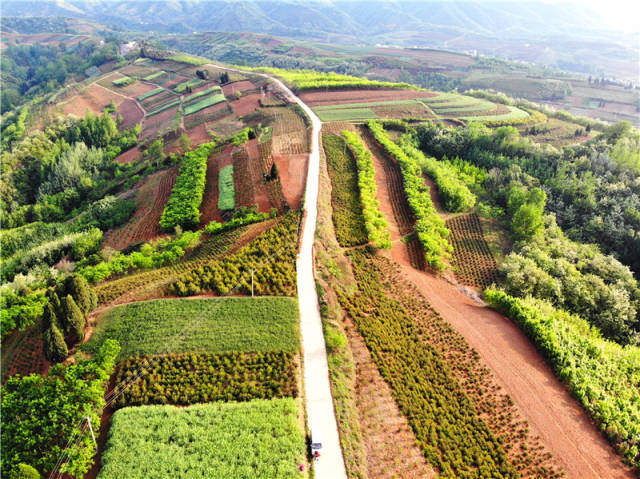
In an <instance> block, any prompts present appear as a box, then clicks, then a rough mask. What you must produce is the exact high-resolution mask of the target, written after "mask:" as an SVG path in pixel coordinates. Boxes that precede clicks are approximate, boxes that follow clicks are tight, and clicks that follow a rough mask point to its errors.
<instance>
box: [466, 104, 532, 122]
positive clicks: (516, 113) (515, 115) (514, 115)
mask: <svg viewBox="0 0 640 479" xmlns="http://www.w3.org/2000/svg"><path fill="white" fill-rule="evenodd" d="M507 108H508V109H509V110H511V112H510V113H505V114H503V115H479V116H459V117H458V118H460V119H461V120H472V121H476V120H478V121H481V120H517V119H520V118H526V117H528V116H529V113H527V112H526V111H523V110H520V109H519V108H516V107H515V106H508V105H507Z"/></svg>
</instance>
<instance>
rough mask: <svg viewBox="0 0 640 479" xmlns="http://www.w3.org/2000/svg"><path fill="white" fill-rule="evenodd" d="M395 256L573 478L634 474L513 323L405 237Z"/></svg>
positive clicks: (383, 195) (382, 193) (382, 181)
mask: <svg viewBox="0 0 640 479" xmlns="http://www.w3.org/2000/svg"><path fill="white" fill-rule="evenodd" d="M382 161H388V160H385V159H383V158H376V159H374V164H375V165H376V183H377V184H378V200H379V201H380V202H381V210H382V211H383V213H384V214H385V216H386V219H387V221H389V223H390V225H391V230H392V232H393V231H394V230H395V231H397V229H398V225H397V223H396V221H395V218H394V215H393V214H391V215H390V214H389V213H390V212H391V211H392V208H391V205H390V204H389V192H388V191H386V190H385V189H384V188H387V185H388V183H387V182H388V176H387V175H386V174H385V173H384V171H383V170H382V169H381V168H379V167H378V165H379V164H380V163H381V162H382ZM434 197H435V195H434ZM396 235H397V233H396ZM392 239H395V238H392ZM391 257H392V259H393V260H394V261H396V262H398V263H399V264H400V265H401V267H402V270H403V272H404V273H405V274H406V276H407V278H408V279H409V280H410V281H411V282H412V283H414V284H415V285H416V287H417V288H418V289H419V291H420V292H421V293H422V294H423V295H424V296H425V297H426V298H427V300H428V301H429V302H430V303H431V305H432V306H433V308H434V309H435V310H437V311H438V312H439V313H440V314H441V315H442V317H443V318H445V319H446V320H447V321H448V322H449V323H450V324H451V325H452V326H453V327H454V328H455V329H456V330H458V332H460V333H461V334H462V335H463V336H464V337H465V339H466V340H467V342H468V343H469V344H470V345H471V347H473V348H475V349H476V350H477V351H478V353H480V355H481V356H482V358H483V360H484V362H485V363H486V365H487V366H488V367H489V369H491V371H492V372H493V374H494V375H495V377H496V379H497V381H498V383H499V384H500V385H501V386H502V387H503V388H504V390H505V391H506V392H507V393H508V394H509V395H510V396H511V397H512V399H513V401H514V402H515V404H516V406H517V407H518V409H519V411H520V413H521V414H522V416H523V418H525V419H526V420H527V421H528V422H529V425H530V427H531V430H532V432H533V434H534V435H539V436H540V437H541V439H542V442H543V444H544V445H545V446H546V447H547V448H548V450H549V451H550V452H551V453H552V454H553V455H554V456H555V458H556V459H557V460H558V462H559V463H560V465H561V466H562V467H563V468H564V469H565V471H566V473H567V476H568V477H570V478H576V479H595V478H627V477H628V478H632V477H634V476H633V474H632V473H631V471H630V469H629V468H627V467H626V466H625V465H624V464H623V463H622V460H621V458H620V456H618V455H617V454H615V452H614V451H613V449H612V448H611V447H610V446H609V445H608V444H607V442H606V441H605V439H604V437H603V436H602V435H601V434H600V433H599V431H598V429H597V428H596V426H595V425H594V424H592V423H591V421H590V420H589V418H588V417H587V415H586V413H585V412H584V410H583V409H582V407H581V406H580V405H579V404H578V402H577V401H576V400H575V399H573V398H572V397H571V395H570V394H569V392H568V390H567V388H566V387H565V386H564V385H563V384H561V383H560V381H558V379H557V378H556V377H555V375H554V374H553V371H552V370H551V368H550V367H549V366H548V365H547V364H546V363H545V361H544V360H543V358H542V357H541V356H540V354H539V353H538V352H537V351H536V349H535V347H534V346H533V345H532V344H531V342H529V340H528V339H527V338H526V336H525V335H524V334H523V333H522V331H520V329H519V328H518V327H517V326H516V325H515V324H514V323H512V322H511V321H510V320H508V319H507V318H506V317H504V316H502V315H500V314H498V313H497V312H495V311H492V310H490V309H488V308H486V307H482V306H479V305H478V304H476V303H474V302H473V301H472V300H471V299H469V298H468V297H467V296H465V295H463V294H462V293H461V292H460V291H459V290H458V289H457V288H456V287H455V286H454V285H452V284H450V283H448V282H446V281H445V280H443V279H441V278H438V277H436V276H434V275H433V274H430V273H427V272H424V271H419V270H416V269H415V268H413V267H412V266H411V265H410V261H409V254H408V251H407V246H406V245H405V244H404V243H403V242H401V241H394V242H393V246H392V248H391Z"/></svg>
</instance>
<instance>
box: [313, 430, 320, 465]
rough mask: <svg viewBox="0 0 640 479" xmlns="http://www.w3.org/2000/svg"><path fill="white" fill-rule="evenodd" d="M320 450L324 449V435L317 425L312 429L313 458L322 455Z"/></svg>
mask: <svg viewBox="0 0 640 479" xmlns="http://www.w3.org/2000/svg"><path fill="white" fill-rule="evenodd" d="M320 451H322V436H320V431H319V430H318V428H317V427H315V428H313V429H311V455H312V456H313V459H314V460H315V459H318V458H319V457H320Z"/></svg>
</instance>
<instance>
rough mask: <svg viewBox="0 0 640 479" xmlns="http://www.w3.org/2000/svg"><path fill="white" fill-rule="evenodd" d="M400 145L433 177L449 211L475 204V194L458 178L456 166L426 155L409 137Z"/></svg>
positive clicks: (466, 208) (426, 173)
mask: <svg viewBox="0 0 640 479" xmlns="http://www.w3.org/2000/svg"><path fill="white" fill-rule="evenodd" d="M400 146H401V148H402V149H403V150H404V152H405V154H406V155H407V156H408V157H410V158H412V159H413V161H415V162H416V163H417V164H418V165H419V166H420V168H421V169H422V172H423V173H424V174H425V175H427V176H429V177H430V178H431V179H433V181H434V182H435V184H436V188H437V190H438V197H439V198H440V201H442V203H443V205H444V207H445V208H446V209H447V211H451V212H453V213H459V212H461V211H465V210H468V209H469V208H471V207H472V206H473V205H474V204H475V202H476V197H475V195H474V194H473V193H471V191H469V188H467V185H465V183H464V182H463V181H462V180H461V179H460V178H458V174H457V171H456V169H455V168H453V167H451V166H450V165H449V164H447V163H444V162H441V161H438V160H436V159H435V158H432V157H429V156H425V155H424V154H423V153H422V152H421V151H420V150H418V149H417V148H416V147H415V146H413V144H412V141H411V140H410V139H409V138H408V137H403V138H402V141H401V142H400Z"/></svg>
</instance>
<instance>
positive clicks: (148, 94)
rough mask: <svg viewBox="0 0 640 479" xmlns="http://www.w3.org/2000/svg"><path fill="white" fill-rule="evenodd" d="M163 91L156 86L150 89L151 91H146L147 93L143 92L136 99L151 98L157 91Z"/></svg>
mask: <svg viewBox="0 0 640 479" xmlns="http://www.w3.org/2000/svg"><path fill="white" fill-rule="evenodd" d="M163 91H165V89H164V88H156V89H155V90H151V91H148V92H147V93H143V94H142V95H140V96H139V97H138V101H142V100H146V99H147V98H151V97H152V96H154V95H157V94H158V93H162V92H163Z"/></svg>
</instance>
